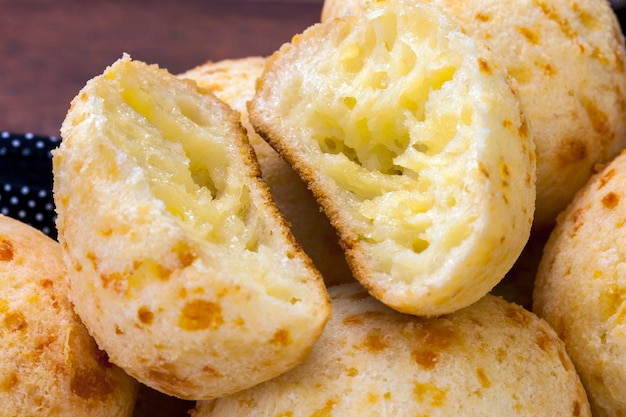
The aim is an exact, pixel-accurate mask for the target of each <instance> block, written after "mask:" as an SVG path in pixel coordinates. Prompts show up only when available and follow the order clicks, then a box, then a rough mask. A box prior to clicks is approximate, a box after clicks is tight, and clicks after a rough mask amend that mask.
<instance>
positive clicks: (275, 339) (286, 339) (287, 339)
mask: <svg viewBox="0 0 626 417" xmlns="http://www.w3.org/2000/svg"><path fill="white" fill-rule="evenodd" d="M269 342H270V344H272V345H281V346H288V345H289V344H290V343H291V333H289V330H286V329H281V330H278V331H276V333H274V336H272V338H271V339H270V341H269Z"/></svg>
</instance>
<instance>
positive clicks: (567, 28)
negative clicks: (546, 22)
mask: <svg viewBox="0 0 626 417" xmlns="http://www.w3.org/2000/svg"><path fill="white" fill-rule="evenodd" d="M535 4H536V5H537V6H538V7H539V8H540V9H541V11H542V12H543V14H545V15H546V17H547V18H548V19H550V20H552V21H554V22H555V23H556V24H557V25H558V26H559V29H560V30H561V32H562V33H563V35H565V37H567V38H568V39H574V38H575V37H576V33H575V32H574V30H573V29H572V26H571V25H570V23H569V21H568V20H567V19H566V18H564V17H563V16H560V15H559V13H558V12H557V11H556V10H555V9H554V7H550V6H548V5H547V4H545V3H544V2H540V1H538V0H535Z"/></svg>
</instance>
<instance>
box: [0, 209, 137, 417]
mask: <svg viewBox="0 0 626 417" xmlns="http://www.w3.org/2000/svg"><path fill="white" fill-rule="evenodd" d="M65 273H66V268H65V265H64V263H63V257H62V253H61V245H60V244H59V243H58V242H55V241H54V240H52V239H51V238H49V237H48V236H46V235H44V234H43V233H41V232H40V231H38V230H37V229H35V228H33V227H31V226H28V225H26V224H25V223H22V222H20V221H18V220H16V219H13V218H10V217H6V216H3V215H1V214H0V404H1V405H2V408H1V409H0V416H7V417H9V416H24V417H27V416H58V417H66V416H77V417H109V416H120V417H130V416H132V413H133V408H134V405H135V398H136V394H137V388H138V384H137V382H136V381H135V380H134V379H132V378H131V377H130V376H128V375H127V374H126V373H124V371H122V370H121V369H120V368H118V367H117V366H114V365H112V364H111V363H110V362H109V361H108V358H107V355H106V353H104V352H102V351H101V350H99V349H98V346H97V345H96V342H95V341H94V340H93V339H92V338H91V336H90V335H89V333H88V332H87V329H86V328H85V326H83V324H82V323H81V321H80V319H79V318H78V317H77V316H76V314H75V313H74V311H73V310H72V304H71V303H70V300H69V297H68V285H67V282H66V280H65Z"/></svg>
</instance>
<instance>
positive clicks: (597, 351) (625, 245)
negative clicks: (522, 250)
mask: <svg viewBox="0 0 626 417" xmlns="http://www.w3.org/2000/svg"><path fill="white" fill-rule="evenodd" d="M625 225H626V153H625V152H622V154H621V155H619V156H617V157H616V158H615V160H613V161H612V162H611V163H609V164H608V165H607V166H606V167H604V168H603V169H601V170H600V172H598V173H597V174H595V175H594V176H593V177H592V178H591V179H590V180H589V182H588V183H587V184H586V185H585V187H583V188H582V189H581V190H580V191H579V193H578V194H577V195H576V197H575V198H574V200H573V201H572V203H571V204H570V205H569V206H568V207H567V209H566V210H565V211H563V212H562V213H561V214H560V215H559V217H558V220H557V225H556V227H555V229H554V230H553V232H552V234H551V235H550V238H549V239H548V242H547V244H546V246H545V248H544V254H543V257H542V258H541V262H540V264H539V270H538V273H537V279H536V282H535V290H534V293H533V297H534V299H533V302H534V304H533V310H534V311H535V312H536V313H537V314H538V315H539V316H541V317H543V318H545V319H546V320H547V321H548V322H549V323H550V324H551V325H552V326H553V327H554V328H555V329H556V331H557V333H558V334H559V336H560V337H561V338H562V339H563V341H564V342H565V346H566V348H567V351H568V353H569V355H570V357H571V358H572V361H573V362H574V364H575V365H576V368H577V369H578V372H579V374H580V376H581V379H582V381H583V383H584V385H585V388H586V390H587V393H588V395H589V401H590V402H591V407H592V410H593V415H594V416H596V417H609V416H611V417H615V416H626V268H625V265H626V264H625V260H626V234H625V233H624V231H625V229H624V227H625Z"/></svg>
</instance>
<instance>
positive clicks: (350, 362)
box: [191, 284, 591, 417]
mask: <svg viewBox="0 0 626 417" xmlns="http://www.w3.org/2000/svg"><path fill="white" fill-rule="evenodd" d="M329 292H330V294H331V300H332V305H333V317H332V319H331V320H330V321H329V322H328V326H327V328H326V331H325V332H324V334H323V335H322V337H321V338H320V339H319V341H318V343H317V344H316V345H315V347H314V348H313V351H312V352H311V354H310V356H309V358H308V359H307V360H306V361H305V362H304V363H303V364H302V365H300V366H298V367H297V368H295V369H293V370H291V371H289V372H287V373H285V374H283V375H281V376H279V377H278V378H275V379H273V380H271V381H268V382H265V383H263V384H260V385H258V386H256V387H254V388H252V389H249V390H246V391H242V392H239V393H237V394H234V395H232V396H230V397H225V398H219V399H217V400H214V401H206V402H199V403H198V405H197V407H196V409H195V411H194V412H193V413H191V415H192V416H193V417H244V416H245V417H248V416H249V417H255V416H290V417H310V416H333V417H344V416H345V417H353V416H394V417H414V416H431V417H444V416H465V417H473V416H476V417H483V416H507V417H514V416H563V417H566V416H567V417H582V416H590V415H591V414H590V412H589V403H588V401H587V398H586V395H585V392H584V390H583V387H582V384H581V383H580V379H579V377H578V375H577V374H576V371H575V369H574V366H573V365H572V363H571V361H570V359H569V358H568V356H567V354H566V353H565V349H564V347H563V343H562V342H561V341H560V340H559V339H558V337H557V336H556V334H555V332H554V330H552V329H551V328H550V326H549V325H548V324H547V323H546V322H544V321H543V320H541V319H539V318H538V317H537V316H536V315H534V314H533V313H531V312H529V311H528V310H525V309H523V308H521V307H519V306H518V305H516V304H511V303H508V302H506V301H504V300H503V299H501V298H498V297H495V296H491V295H487V296H485V297H484V298H483V299H481V300H480V301H478V302H476V303H475V304H473V305H472V306H470V307H467V308H465V309H462V310H459V311H457V312H455V313H453V314H450V315H448V316H446V317H439V318H420V317H415V316H411V315H405V314H401V313H398V312H396V311H394V310H391V309H389V308H387V307H385V306H384V305H383V304H381V303H379V302H378V301H376V300H375V299H373V298H372V297H370V296H369V295H368V294H367V292H365V290H363V289H362V287H359V286H358V284H344V285H339V286H335V287H332V288H329Z"/></svg>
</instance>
